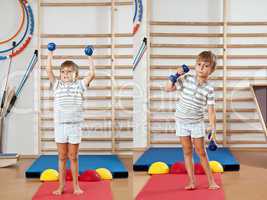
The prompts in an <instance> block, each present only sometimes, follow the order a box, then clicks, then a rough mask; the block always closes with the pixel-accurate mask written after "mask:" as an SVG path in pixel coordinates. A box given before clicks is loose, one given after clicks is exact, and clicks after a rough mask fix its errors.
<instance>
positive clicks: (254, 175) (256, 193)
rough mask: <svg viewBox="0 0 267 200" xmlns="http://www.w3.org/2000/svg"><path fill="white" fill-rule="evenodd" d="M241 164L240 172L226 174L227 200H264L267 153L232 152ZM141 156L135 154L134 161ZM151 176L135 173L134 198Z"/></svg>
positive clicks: (224, 186) (266, 191)
mask: <svg viewBox="0 0 267 200" xmlns="http://www.w3.org/2000/svg"><path fill="white" fill-rule="evenodd" d="M232 153H233V154H234V155H235V156H236V158H237V160H239V162H240V171H236V172H224V173H223V175H222V184H223V189H224V191H225V200H252V199H253V200H264V199H266V196H267V190H266V186H267V152H245V151H232ZM139 156H140V154H139V153H136V154H135V156H134V157H135V158H134V160H136V159H137V158H138V157H139ZM148 179H149V176H148V175H147V174H146V173H145V172H135V173H134V177H133V182H134V185H133V187H134V188H133V194H134V197H136V196H137V194H138V193H139V192H140V191H141V189H142V188H143V187H144V185H145V183H146V182H147V180H148Z"/></svg>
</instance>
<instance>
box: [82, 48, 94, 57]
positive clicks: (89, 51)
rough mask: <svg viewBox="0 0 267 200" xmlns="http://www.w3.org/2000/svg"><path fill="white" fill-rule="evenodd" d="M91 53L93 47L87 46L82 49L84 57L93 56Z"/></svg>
mask: <svg viewBox="0 0 267 200" xmlns="http://www.w3.org/2000/svg"><path fill="white" fill-rule="evenodd" d="M93 52H94V48H93V46H90V45H89V46H87V47H85V49H84V53H85V55H87V56H91V55H93Z"/></svg>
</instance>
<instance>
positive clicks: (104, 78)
mask: <svg viewBox="0 0 267 200" xmlns="http://www.w3.org/2000/svg"><path fill="white" fill-rule="evenodd" d="M79 78H80V79H83V78H85V76H80V77H79ZM114 78H115V79H121V80H125V79H126V80H128V79H130V80H131V79H133V76H114ZM41 79H42V80H48V77H47V76H41ZM95 79H96V80H106V79H111V76H96V77H95Z"/></svg>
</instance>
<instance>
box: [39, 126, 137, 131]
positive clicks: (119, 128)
mask: <svg viewBox="0 0 267 200" xmlns="http://www.w3.org/2000/svg"><path fill="white" fill-rule="evenodd" d="M40 129H41V131H54V128H53V127H46V128H44V127H41V128H40ZM114 129H115V131H132V130H133V128H132V127H115V128H114ZM82 130H83V131H111V130H112V128H111V127H101V128H99V127H95V128H93V127H85V128H82Z"/></svg>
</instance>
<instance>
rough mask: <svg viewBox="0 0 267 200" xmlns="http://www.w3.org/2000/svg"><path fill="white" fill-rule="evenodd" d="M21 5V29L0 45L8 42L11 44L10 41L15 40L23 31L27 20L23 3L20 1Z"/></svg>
mask: <svg viewBox="0 0 267 200" xmlns="http://www.w3.org/2000/svg"><path fill="white" fill-rule="evenodd" d="M19 3H20V7H21V11H22V20H21V22H20V25H19V29H18V30H17V32H16V33H15V34H14V35H12V36H11V37H10V38H8V39H6V40H2V41H0V44H5V43H7V42H9V41H10V40H12V39H14V38H15V37H16V36H17V35H18V34H19V32H20V31H21V29H22V27H23V24H24V20H25V12H24V8H23V3H22V1H20V0H19Z"/></svg>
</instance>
